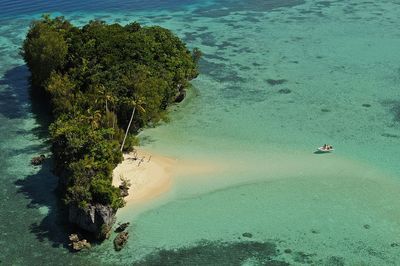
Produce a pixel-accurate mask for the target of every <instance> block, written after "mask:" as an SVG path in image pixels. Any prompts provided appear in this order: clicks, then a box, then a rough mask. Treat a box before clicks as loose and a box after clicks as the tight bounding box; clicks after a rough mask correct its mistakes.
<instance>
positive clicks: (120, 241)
mask: <svg viewBox="0 0 400 266" xmlns="http://www.w3.org/2000/svg"><path fill="white" fill-rule="evenodd" d="M128 238H129V234H128V232H121V233H119V234H118V235H117V236H116V237H115V239H114V249H115V250H116V251H120V250H121V249H122V248H123V247H124V246H125V244H126V242H127V241H128Z"/></svg>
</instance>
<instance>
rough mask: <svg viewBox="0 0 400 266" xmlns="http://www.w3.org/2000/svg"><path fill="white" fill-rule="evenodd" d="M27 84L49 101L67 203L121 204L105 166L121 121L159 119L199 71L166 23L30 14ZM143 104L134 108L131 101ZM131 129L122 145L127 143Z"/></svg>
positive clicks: (116, 158)
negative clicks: (83, 21) (76, 21)
mask: <svg viewBox="0 0 400 266" xmlns="http://www.w3.org/2000/svg"><path fill="white" fill-rule="evenodd" d="M22 55H23V57H24V60H25V62H26V63H27V65H28V67H29V69H30V71H31V81H32V85H33V89H34V90H37V91H40V92H43V93H44V94H45V95H46V96H47V99H46V101H48V102H49V104H51V106H52V110H53V115H54V122H53V123H52V124H51V126H50V133H51V138H52V143H53V145H52V151H53V155H54V160H55V172H56V174H57V175H59V176H60V180H61V184H62V187H63V191H64V197H63V198H64V200H65V202H66V203H67V204H76V205H77V206H79V207H81V208H85V207H86V206H87V205H88V204H96V203H100V204H105V205H111V206H112V207H113V208H115V209H117V208H119V207H121V206H123V199H122V197H121V194H120V191H119V189H118V188H115V187H113V186H112V170H113V169H114V168H115V167H116V165H117V164H118V163H119V162H121V160H122V153H121V151H120V147H121V142H122V139H123V138H124V129H125V128H126V126H127V124H128V122H129V121H130V118H131V117H130V116H131V114H134V116H133V122H132V128H133V131H134V132H136V131H137V130H138V129H140V128H141V127H143V126H145V125H146V124H147V123H149V122H154V121H158V120H159V119H160V118H161V117H163V115H164V114H165V112H166V108H167V107H168V106H169V105H170V104H171V103H173V102H174V100H175V97H176V95H177V93H178V92H179V90H180V89H182V88H185V87H187V86H188V84H189V81H190V80H191V79H193V78H195V77H197V75H198V69H197V61H198V59H199V57H200V56H201V52H200V51H199V50H198V49H194V51H193V52H190V51H189V50H188V49H187V48H186V46H185V44H184V43H183V42H182V41H181V40H180V39H179V38H178V37H177V36H175V35H174V34H173V33H172V32H171V31H169V30H167V29H164V28H162V27H158V26H152V27H142V26H141V25H140V24H139V23H137V22H133V23H130V24H128V25H125V26H122V25H119V24H111V25H109V24H106V23H104V22H102V21H90V22H89V23H88V24H87V25H85V26H83V27H81V28H78V27H75V26H73V25H72V24H71V23H70V22H69V21H67V20H65V19H64V18H63V17H56V18H51V17H50V16H48V15H45V16H43V17H42V19H40V20H37V21H34V22H33V23H32V25H31V27H30V29H29V32H28V34H27V36H26V39H25V41H24V43H23V47H22ZM139 102H140V108H141V109H143V110H145V112H133V113H132V108H134V107H136V106H138V103H139ZM133 143H134V136H133V135H131V136H129V137H128V138H127V140H126V145H124V149H125V150H129V149H131V148H132V145H133Z"/></svg>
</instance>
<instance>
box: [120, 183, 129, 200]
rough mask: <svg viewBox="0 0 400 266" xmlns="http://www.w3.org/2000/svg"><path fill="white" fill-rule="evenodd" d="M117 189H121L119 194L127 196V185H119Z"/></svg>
mask: <svg viewBox="0 0 400 266" xmlns="http://www.w3.org/2000/svg"><path fill="white" fill-rule="evenodd" d="M119 190H120V191H121V196H122V197H124V198H125V197H127V196H129V187H127V186H125V185H120V186H119Z"/></svg>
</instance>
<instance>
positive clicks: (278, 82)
mask: <svg viewBox="0 0 400 266" xmlns="http://www.w3.org/2000/svg"><path fill="white" fill-rule="evenodd" d="M266 81H267V83H268V84H269V85H272V86H275V85H281V84H283V83H286V82H287V80H286V79H267V80H266Z"/></svg>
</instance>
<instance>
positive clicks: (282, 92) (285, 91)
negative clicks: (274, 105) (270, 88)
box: [278, 88, 292, 94]
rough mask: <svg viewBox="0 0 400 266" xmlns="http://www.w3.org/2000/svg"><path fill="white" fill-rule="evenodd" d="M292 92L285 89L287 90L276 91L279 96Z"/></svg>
mask: <svg viewBox="0 0 400 266" xmlns="http://www.w3.org/2000/svg"><path fill="white" fill-rule="evenodd" d="M291 92H292V91H291V90H290V89H287V88H285V89H280V90H279V91H278V93H279V94H289V93H291Z"/></svg>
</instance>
